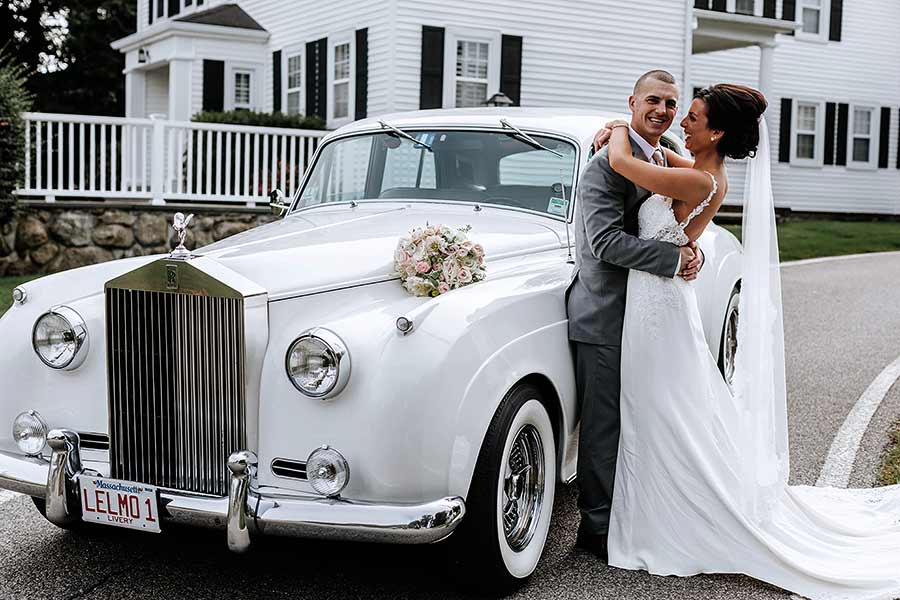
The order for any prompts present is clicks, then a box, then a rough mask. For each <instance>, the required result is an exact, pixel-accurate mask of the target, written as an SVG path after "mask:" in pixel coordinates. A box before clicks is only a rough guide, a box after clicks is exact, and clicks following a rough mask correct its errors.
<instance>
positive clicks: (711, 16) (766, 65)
mask: <svg viewBox="0 0 900 600" xmlns="http://www.w3.org/2000/svg"><path fill="white" fill-rule="evenodd" d="M793 6H794V5H793V2H789V1H784V2H776V1H775V0H695V2H694V11H693V23H692V27H691V29H692V37H691V53H692V55H700V54H707V53H710V52H720V51H722V50H732V49H734V48H745V47H747V46H757V47H759V49H760V61H759V81H758V87H759V89H760V91H762V92H763V93H764V94H766V95H767V96H768V95H770V93H771V92H772V77H773V69H774V56H775V46H777V45H778V36H779V35H793V34H794V32H796V31H797V30H798V29H799V28H800V24H799V23H798V22H797V21H796V14H795V10H794V8H793Z"/></svg>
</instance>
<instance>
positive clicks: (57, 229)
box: [0, 202, 275, 277]
mask: <svg viewBox="0 0 900 600" xmlns="http://www.w3.org/2000/svg"><path fill="white" fill-rule="evenodd" d="M179 211H181V212H185V213H193V214H194V215H195V216H194V220H193V221H192V222H191V227H190V229H189V230H188V236H187V240H186V242H185V245H186V246H187V247H188V248H190V249H192V250H193V249H194V248H196V247H201V246H205V245H207V244H211V243H212V242H216V241H219V240H222V239H225V238H227V237H229V236H231V235H234V234H236V233H240V232H242V231H246V230H248V229H252V228H253V227H256V226H257V225H262V224H263V223H268V222H270V221H273V220H275V217H274V216H272V215H271V214H270V213H268V212H267V211H261V210H253V209H246V210H240V209H230V208H228V209H222V208H214V207H203V206H200V207H197V206H192V207H188V208H185V207H175V206H163V207H150V206H129V205H121V204H100V205H90V204H81V203H79V204H66V203H64V202H56V203H51V204H47V203H25V204H20V205H19V210H18V213H17V214H16V216H15V217H13V220H12V221H11V222H10V223H7V224H5V225H0V277H4V276H5V277H11V276H20V275H35V274H43V273H56V272H58V271H65V270H67V269H74V268H75V267H82V266H85V265H92V264H96V263H100V262H105V261H108V260H113V259H117V258H127V257H132V256H145V255H149V254H161V253H165V252H169V250H170V249H171V248H172V247H174V245H175V244H176V243H177V242H175V241H174V238H175V232H174V231H173V230H172V225H171V224H172V217H173V215H174V214H175V213H176V212H179Z"/></svg>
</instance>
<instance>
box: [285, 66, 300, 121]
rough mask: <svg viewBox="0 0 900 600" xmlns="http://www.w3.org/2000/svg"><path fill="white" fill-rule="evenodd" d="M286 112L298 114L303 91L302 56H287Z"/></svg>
mask: <svg viewBox="0 0 900 600" xmlns="http://www.w3.org/2000/svg"><path fill="white" fill-rule="evenodd" d="M286 79H287V89H286V90H285V94H286V96H287V102H285V105H286V106H287V114H289V115H297V114H300V110H301V106H302V104H301V101H302V93H303V56H302V55H301V54H299V53H298V54H290V55H288V57H287V78H286Z"/></svg>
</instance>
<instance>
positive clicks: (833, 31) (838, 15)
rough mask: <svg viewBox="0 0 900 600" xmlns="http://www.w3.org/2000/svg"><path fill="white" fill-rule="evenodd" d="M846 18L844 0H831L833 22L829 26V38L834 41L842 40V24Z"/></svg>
mask: <svg viewBox="0 0 900 600" xmlns="http://www.w3.org/2000/svg"><path fill="white" fill-rule="evenodd" d="M843 18H844V2H843V0H831V23H830V25H829V28H828V39H829V40H831V41H832V42H839V41H841V28H842V27H841V26H842V25H843V23H842V20H843Z"/></svg>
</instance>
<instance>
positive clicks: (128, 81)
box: [125, 70, 147, 118]
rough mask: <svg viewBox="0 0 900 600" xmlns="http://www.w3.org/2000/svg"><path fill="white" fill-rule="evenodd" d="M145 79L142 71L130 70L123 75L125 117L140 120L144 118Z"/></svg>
mask: <svg viewBox="0 0 900 600" xmlns="http://www.w3.org/2000/svg"><path fill="white" fill-rule="evenodd" d="M145 80H146V77H145V75H144V72H143V71H140V70H131V71H128V72H127V73H125V116H126V117H134V118H142V117H145V116H146V110H147V109H146V83H145Z"/></svg>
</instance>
